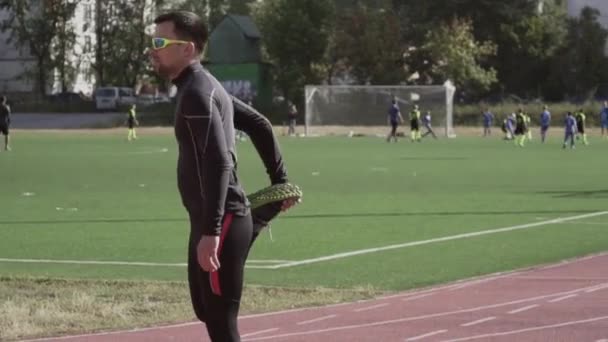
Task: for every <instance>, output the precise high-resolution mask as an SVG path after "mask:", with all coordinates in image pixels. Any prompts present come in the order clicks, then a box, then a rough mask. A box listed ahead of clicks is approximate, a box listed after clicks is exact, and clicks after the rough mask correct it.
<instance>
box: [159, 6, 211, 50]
mask: <svg viewBox="0 0 608 342" xmlns="http://www.w3.org/2000/svg"><path fill="white" fill-rule="evenodd" d="M166 21H170V22H172V23H173V25H175V34H176V35H177V36H178V37H179V38H180V39H183V40H188V41H191V42H193V43H194V46H195V47H196V49H197V50H198V51H199V52H202V51H203V49H204V47H205V44H206V43H207V38H208V36H209V31H208V29H207V25H206V24H205V22H204V21H203V20H202V19H201V17H199V16H198V15H196V14H195V13H192V12H188V11H174V12H169V13H164V14H161V15H159V16H158V17H156V19H154V23H155V24H160V23H164V22H166Z"/></svg>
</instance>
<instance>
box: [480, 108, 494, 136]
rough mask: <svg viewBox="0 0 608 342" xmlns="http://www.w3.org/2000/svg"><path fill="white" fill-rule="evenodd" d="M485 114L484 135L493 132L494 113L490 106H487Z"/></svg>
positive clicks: (483, 114)
mask: <svg viewBox="0 0 608 342" xmlns="http://www.w3.org/2000/svg"><path fill="white" fill-rule="evenodd" d="M482 116H483V136H484V137H486V136H489V135H491V134H492V123H493V121H494V114H492V112H490V108H486V110H485V111H484V112H483V113H482Z"/></svg>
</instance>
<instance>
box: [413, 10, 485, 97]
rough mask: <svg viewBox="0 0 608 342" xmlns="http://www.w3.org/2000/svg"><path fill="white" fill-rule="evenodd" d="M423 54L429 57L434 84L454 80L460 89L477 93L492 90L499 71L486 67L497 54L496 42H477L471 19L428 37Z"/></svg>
mask: <svg viewBox="0 0 608 342" xmlns="http://www.w3.org/2000/svg"><path fill="white" fill-rule="evenodd" d="M425 40H426V43H425V44H424V45H423V46H422V52H423V53H424V54H425V55H426V56H427V57H428V60H429V61H430V65H431V75H432V77H433V78H434V83H443V82H445V81H446V80H448V79H449V80H451V81H452V82H453V83H454V84H455V85H456V87H457V88H461V89H464V90H468V91H470V92H473V93H478V94H479V93H482V92H484V91H487V90H488V89H490V86H491V85H492V84H493V83H495V82H496V81H497V79H496V70H494V69H493V68H484V67H483V66H482V65H481V64H480V63H482V62H483V61H484V60H485V59H487V58H488V57H490V56H492V55H494V54H495V53H496V45H495V44H494V43H492V42H489V41H486V42H477V41H475V38H474V37H473V27H472V24H471V21H470V20H469V19H454V20H452V21H451V22H450V23H449V24H443V25H441V26H438V27H437V28H436V29H434V30H432V31H430V32H429V33H427V35H426V37H425Z"/></svg>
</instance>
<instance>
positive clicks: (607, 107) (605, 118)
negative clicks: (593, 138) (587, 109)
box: [600, 101, 608, 139]
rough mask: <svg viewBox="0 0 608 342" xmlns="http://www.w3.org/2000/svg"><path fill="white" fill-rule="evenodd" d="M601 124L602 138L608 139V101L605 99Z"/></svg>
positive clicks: (601, 113)
mask: <svg viewBox="0 0 608 342" xmlns="http://www.w3.org/2000/svg"><path fill="white" fill-rule="evenodd" d="M600 125H601V127H602V138H606V139H608V101H604V108H602V111H601V112H600Z"/></svg>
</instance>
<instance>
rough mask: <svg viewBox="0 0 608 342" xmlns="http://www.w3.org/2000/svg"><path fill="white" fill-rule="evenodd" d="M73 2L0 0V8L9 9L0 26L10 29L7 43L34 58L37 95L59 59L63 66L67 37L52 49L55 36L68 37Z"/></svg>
mask: <svg viewBox="0 0 608 342" xmlns="http://www.w3.org/2000/svg"><path fill="white" fill-rule="evenodd" d="M76 3H77V1H66V0H48V1H44V2H40V1H34V0H0V9H3V10H7V12H8V17H7V18H6V19H5V20H4V21H3V22H2V23H1V24H0V30H2V31H3V32H6V31H9V32H10V35H9V38H8V43H14V44H15V45H16V46H17V47H18V48H20V49H22V50H27V51H28V52H29V53H30V54H31V55H32V56H33V57H34V58H35V59H36V70H35V75H36V76H35V78H36V81H37V89H38V93H39V94H40V95H44V94H45V93H46V88H47V86H48V85H49V84H48V83H49V82H48V80H49V76H50V74H51V71H52V70H53V68H54V67H55V66H56V65H57V61H58V60H62V63H61V64H62V70H64V71H65V70H66V69H65V68H64V67H63V66H65V64H66V63H65V55H66V51H67V50H68V44H70V42H69V41H66V42H65V45H64V46H59V47H57V48H55V49H53V44H54V43H55V44H56V43H57V39H56V38H57V37H58V36H62V37H64V38H68V39H69V32H68V30H69V28H68V26H67V25H66V23H67V21H68V20H69V18H71V17H72V15H73V13H74V8H75V6H76ZM57 51H58V52H57ZM53 55H55V58H53ZM58 56H62V57H59V58H58ZM65 75H66V74H65V73H64V76H65ZM63 81H65V80H63Z"/></svg>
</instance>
